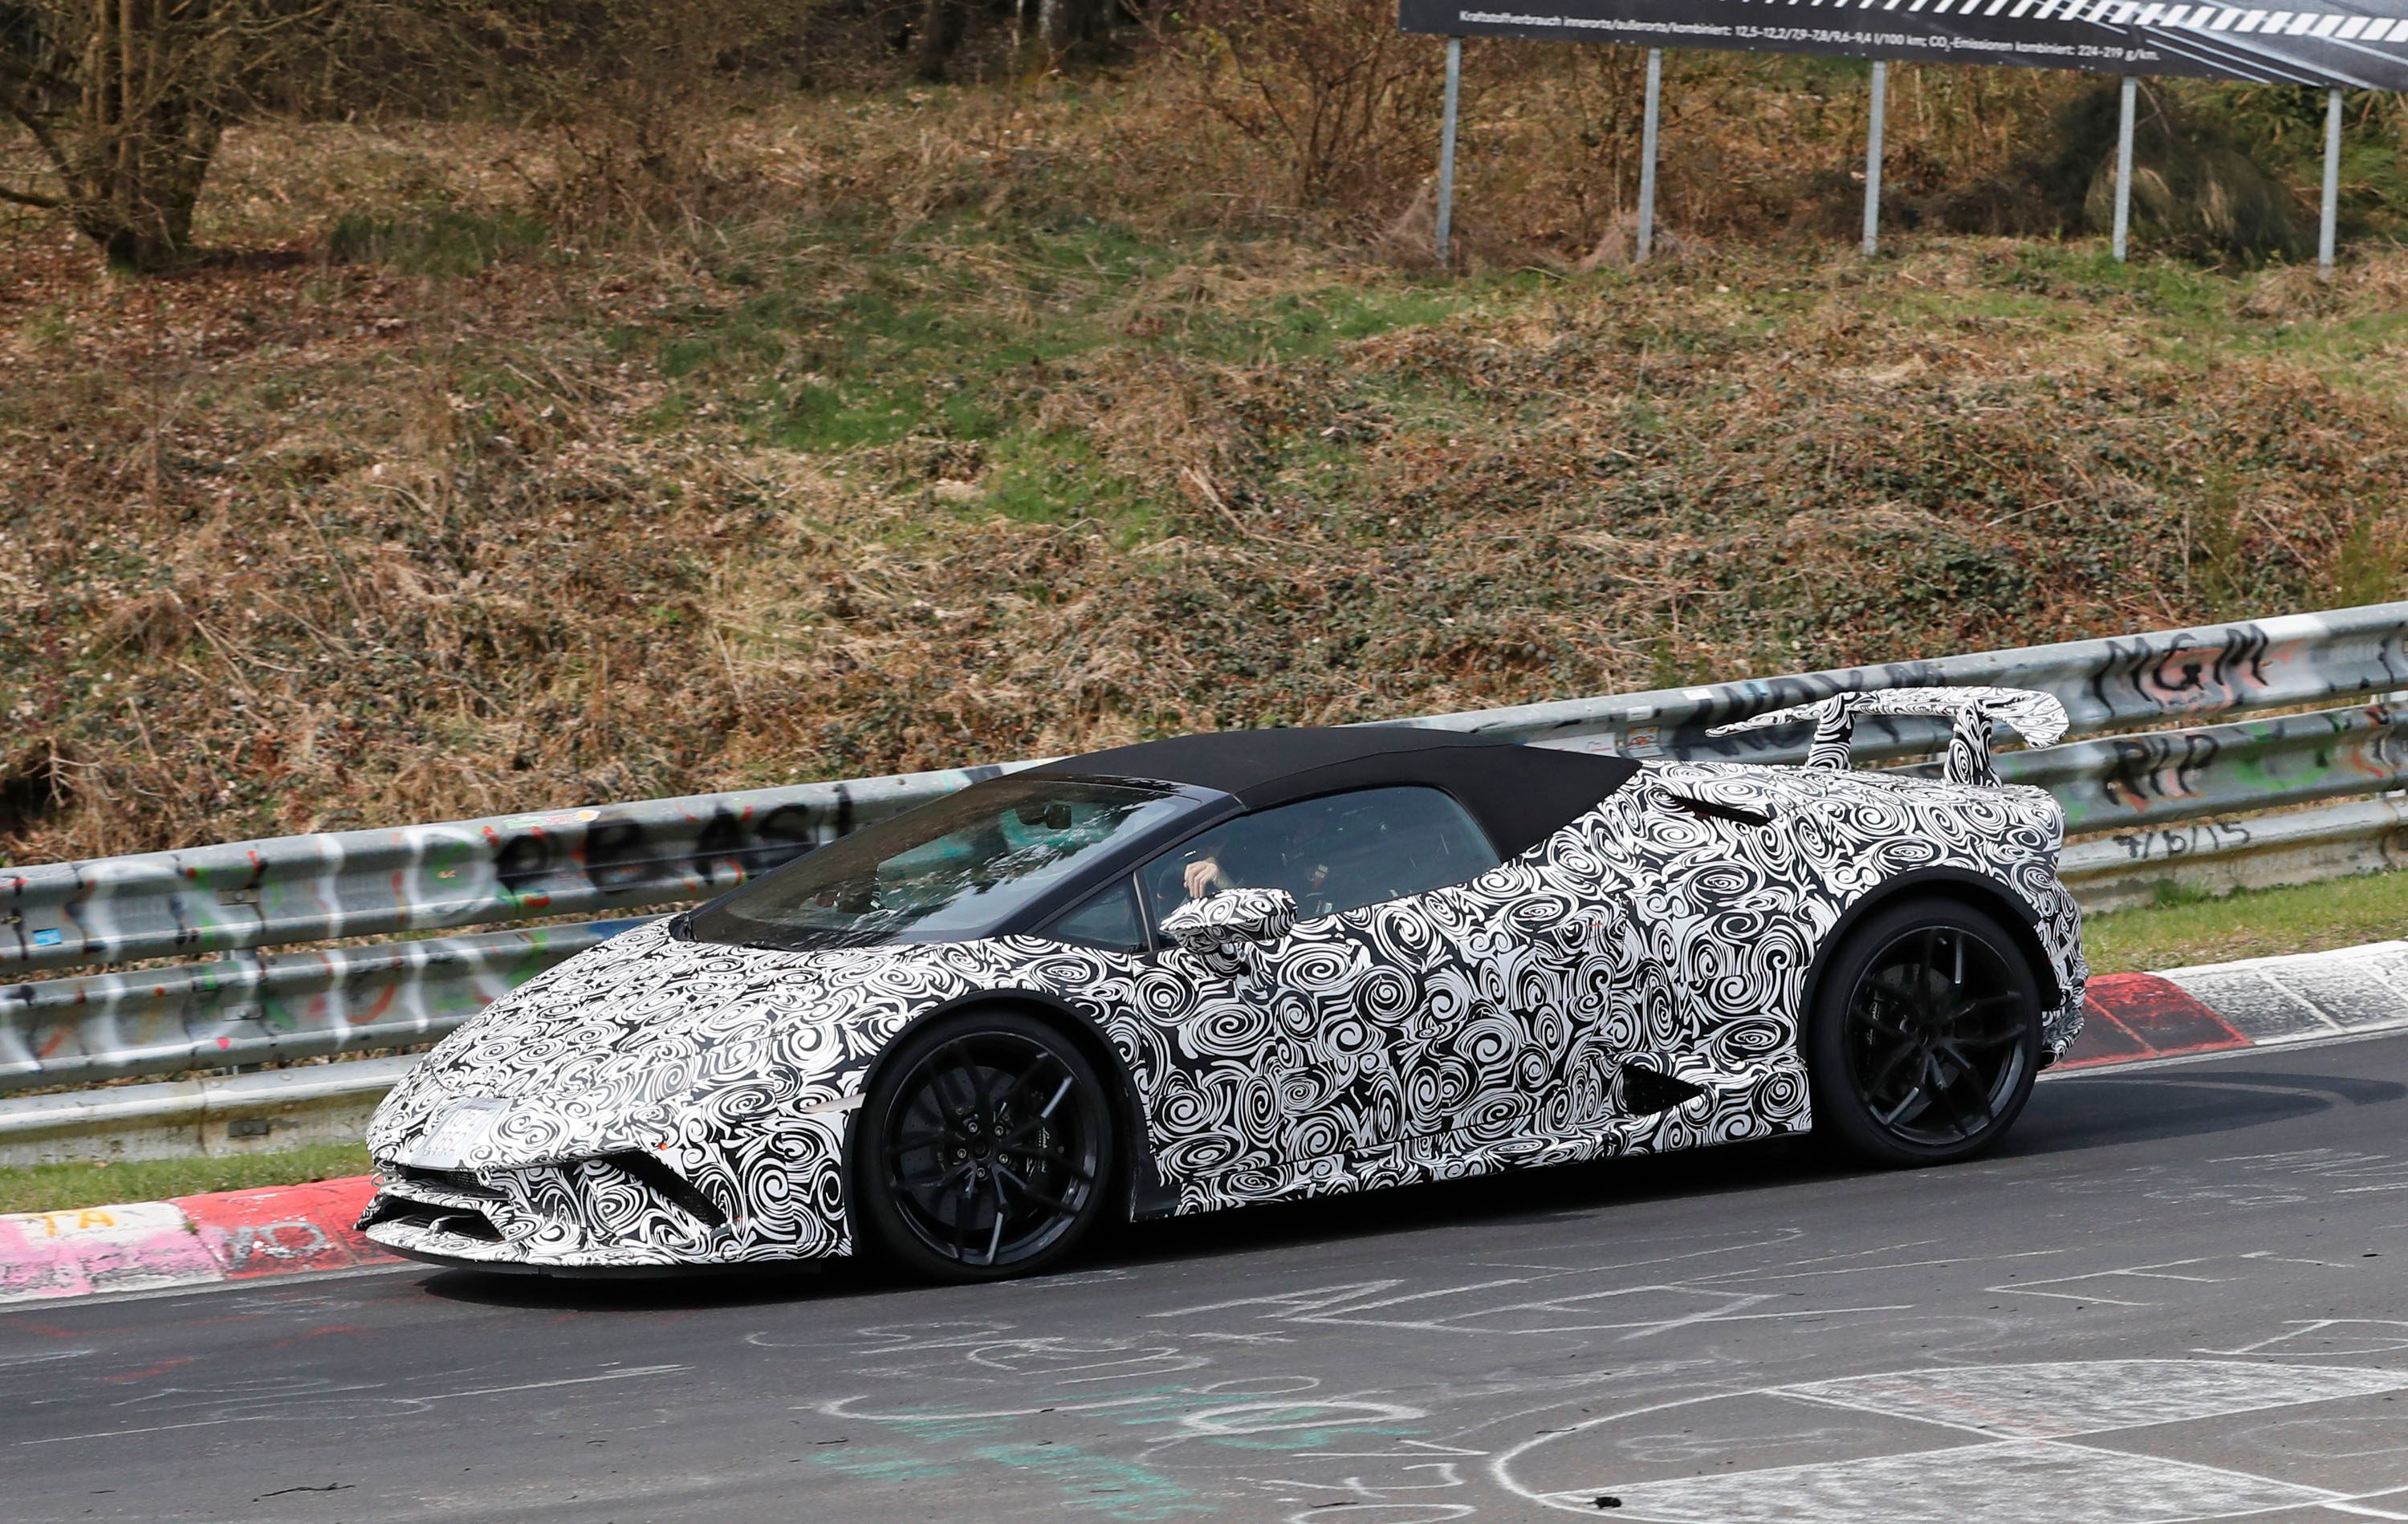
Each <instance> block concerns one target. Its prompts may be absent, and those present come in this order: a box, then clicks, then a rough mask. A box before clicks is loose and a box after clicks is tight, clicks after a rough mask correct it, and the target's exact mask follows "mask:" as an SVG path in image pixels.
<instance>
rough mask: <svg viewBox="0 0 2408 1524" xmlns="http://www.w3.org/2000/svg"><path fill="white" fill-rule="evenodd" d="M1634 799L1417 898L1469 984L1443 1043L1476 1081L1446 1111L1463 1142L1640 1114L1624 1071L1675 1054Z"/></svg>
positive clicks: (1658, 899) (1540, 1135) (1660, 929)
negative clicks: (1449, 1044) (1447, 1041)
mask: <svg viewBox="0 0 2408 1524" xmlns="http://www.w3.org/2000/svg"><path fill="white" fill-rule="evenodd" d="M1645 791H1646V790H1628V791H1627V792H1624V793H1618V794H1616V795H1614V796H1613V797H1611V798H1608V799H1606V800H1604V801H1603V802H1601V803H1600V804H1599V805H1598V806H1597V807H1596V808H1595V809H1593V810H1590V811H1589V812H1587V813H1585V814H1584V815H1582V816H1580V817H1579V818H1577V819H1574V820H1572V821H1571V822H1570V823H1569V824H1568V825H1566V826H1565V827H1563V828H1562V829H1560V830H1558V831H1556V832H1555V833H1553V834H1552V835H1550V836H1548V837H1547V838H1546V839H1545V840H1543V841H1541V842H1540V843H1538V844H1537V845H1536V846H1534V847H1531V848H1529V850H1527V851H1526V852H1523V853H1522V854H1521V855H1519V856H1517V857H1515V858H1513V859H1512V861H1510V862H1504V863H1501V864H1499V865H1498V867H1496V868H1495V869H1493V870H1491V871H1489V872H1488V873H1485V874H1483V875H1481V876H1479V877H1477V878H1475V879H1473V880H1471V881H1470V882H1469V883H1467V884H1463V885H1460V886H1457V887H1455V888H1451V889H1446V890H1440V891H1438V892H1436V893H1433V894H1431V895H1429V896H1428V897H1427V904H1426V914H1427V915H1428V916H1429V918H1430V919H1432V920H1433V921H1434V922H1436V923H1437V925H1438V926H1439V927H1440V929H1441V933H1443V934H1444V935H1445V936H1446V937H1447V938H1448V939H1449V941H1450V942H1451V943H1453V944H1454V946H1455V947H1456V948H1457V949H1458V953H1459V957H1460V959H1461V961H1462V964H1463V966H1464V968H1465V969H1466V970H1467V972H1468V974H1469V977H1470V980H1471V983H1470V987H1469V994H1468V996H1467V997H1466V998H1465V999H1464V1001H1463V1003H1462V1004H1463V1007H1464V1014H1463V1015H1462V1016H1460V1017H1459V1018H1457V1019H1456V1022H1455V1025H1456V1028H1457V1030H1456V1032H1455V1035H1454V1039H1453V1040H1454V1042H1455V1048H1456V1051H1457V1052H1458V1053H1459V1054H1461V1055H1462V1056H1463V1059H1464V1063H1463V1064H1461V1065H1459V1066H1458V1072H1460V1073H1463V1074H1466V1075H1469V1076H1470V1077H1471V1078H1472V1080H1473V1082H1474V1083H1475V1084H1477V1085H1478V1086H1479V1087H1480V1088H1479V1089H1478V1090H1477V1091H1476V1092H1475V1093H1473V1094H1472V1095H1470V1096H1469V1097H1467V1098H1465V1099H1464V1100H1462V1101H1461V1102H1460V1103H1458V1104H1455V1106H1454V1108H1453V1116H1454V1118H1455V1119H1454V1121H1453V1123H1452V1125H1453V1127H1454V1128H1455V1130H1456V1131H1457V1132H1460V1133H1462V1134H1464V1136H1463V1137H1462V1140H1461V1141H1462V1143H1463V1144H1464V1145H1465V1146H1467V1147H1469V1146H1478V1145H1486V1144H1494V1143H1503V1142H1506V1141H1509V1140H1511V1139H1512V1138H1515V1137H1517V1136H1518V1137H1530V1138H1533V1139H1544V1138H1548V1137H1576V1136H1580V1135H1583V1134H1586V1133H1590V1132H1595V1131H1597V1130H1598V1128H1599V1127H1600V1126H1603V1125H1605V1124H1607V1123H1609V1122H1611V1121H1613V1120H1614V1119H1616V1118H1620V1117H1622V1116H1624V1115H1627V1114H1628V1113H1630V1112H1632V1111H1633V1110H1634V1109H1643V1107H1637V1108H1635V1107H1634V1106H1633V1104H1631V1102H1630V1098H1629V1097H1628V1096H1627V1095H1625V1094H1624V1090H1625V1086H1624V1083H1623V1082H1624V1079H1625V1077H1626V1076H1625V1074H1624V1070H1625V1068H1626V1066H1627V1064H1629V1063H1630V1062H1631V1061H1633V1060H1634V1059H1635V1060H1638V1061H1641V1062H1642V1063H1644V1064H1646V1065H1648V1066H1649V1067H1652V1068H1661V1067H1663V1066H1665V1065H1666V1064H1667V1063H1668V1060H1667V1059H1666V1057H1665V1055H1667V1054H1669V1053H1670V1052H1673V1051H1676V1050H1678V1049H1679V1048H1680V1047H1682V1046H1683V1044H1684V1036H1685V1033H1684V1027H1683V1025H1682V1016H1681V1005H1680V1002H1679V1001H1678V999H1677V998H1676V995H1675V991H1674V987H1673V981H1672V980H1671V978H1670V974H1669V948H1670V937H1671V936H1672V933H1673V928H1674V926H1675V925H1676V923H1677V919H1678V907H1676V906H1674V905H1673V904H1670V901H1669V900H1668V899H1667V897H1666V895H1665V893H1664V891H1663V888H1662V880H1661V877H1660V876H1659V875H1657V874H1656V873H1655V872H1653V871H1651V869H1650V867H1649V865H1648V863H1647V862H1646V861H1645V856H1644V853H1643V852H1641V851H1640V850H1638V847H1639V846H1640V838H1641V833H1642V832H1644V831H1646V830H1647V829H1649V822H1648V821H1647V819H1645V816H1646V813H1647V804H1646V802H1645V801H1644V799H1643V797H1642V796H1643V794H1644V793H1645Z"/></svg>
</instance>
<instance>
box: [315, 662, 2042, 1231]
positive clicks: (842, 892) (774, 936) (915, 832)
mask: <svg viewBox="0 0 2408 1524" xmlns="http://www.w3.org/2000/svg"><path fill="white" fill-rule="evenodd" d="M1868 710H1873V711H1882V712H1888V713H1907V712H1919V713H1927V714H1940V715H1944V716H1950V717H1953V719H1954V720H1955V726H1954V739H1953V741H1952V744H1951V747H1950V754H1949V758H1948V762H1947V764H1946V770H1945V776H1942V777H1938V778H1927V777H1918V776H1906V775H1902V774H1897V773H1854V772H1850V771H1848V770H1847V761H1848V741H1849V730H1850V726H1851V724H1852V722H1853V719H1854V717H1855V716H1856V714H1858V713H1861V712H1865V711H1868ZM1994 720H2003V721H2006V722H2008V723H2010V724H2012V725H2014V726H2015V727H2016V728H2017V729H2019V730H2021V731H2022V732H2023V734H2025V736H2026V738H2027V739H2028V740H2030V741H2032V742H2033V743H2035V744H2042V745H2045V744H2047V743H2049V742H2051V741H2054V740H2055V739H2056V738H2057V735H2058V734H2061V733H2062V731H2063V729H2064V724H2065V718H2064V711H2063V710H2062V708H2061V707H2059V706H2058V705H2057V703H2056V701H2055V700H2053V699H2050V698H2047V697H2045V696H2043V695H2040V694H2030V693H2019V692H2014V691H2006V690H1996V689H1923V690H1893V691H1884V692H1879V693H1871V694H1848V695H1841V696H1838V697H1833V698H1829V699H1825V700H1822V701H1819V702H1818V703H1815V704H1813V705H1804V706H1802V707H1798V708H1792V709H1787V710H1782V711H1779V712H1777V713H1775V714H1772V715H1766V716H1759V717H1757V718H1756V719H1752V720H1749V721H1745V722H1744V723H1746V724H1767V723H1771V724H1778V723H1803V722H1810V721H1811V722H1813V724H1814V725H1815V727H1816V728H1815V736H1814V742H1813V749H1812V752H1811V754H1810V757H1809V760H1808V762H1807V764H1806V765H1804V766H1802V767H1773V766H1756V765H1742V764H1739V763H1730V762H1643V763H1642V762H1636V761H1632V760H1630V759H1628V758H1625V757H1620V756H1613V755H1595V754H1589V753H1584V752H1581V751H1574V750H1563V749H1547V748H1541V747H1533V746H1521V745H1513V744H1509V743H1505V742H1499V741H1495V740H1489V739H1484V738H1482V737H1479V736H1474V735H1467V734H1454V733H1450V732H1445V731H1439V730H1427V729H1418V728H1411V727H1404V726H1366V727H1359V728H1349V729H1338V730H1285V731H1260V732H1249V733H1236V734H1219V735H1198V736H1190V737H1185V738H1183V739H1177V740H1167V741H1157V742H1151V743H1147V744H1144V745H1140V746H1132V747H1125V748H1120V749H1117V750H1111V751H1102V752H1097V753H1095V754H1093V755H1090V756H1084V757H1076V758H1071V759H1069V760H1068V761H1063V762H1052V763H1048V764H1045V765H1043V766H1039V767H1034V768H1029V769H1026V770H1024V771H1020V772H1015V773H1011V774H1009V775H1006V776H1000V777H996V778H993V779H990V780H988V781H986V782H982V783H978V784H975V785H973V786H971V787H969V788H967V789H964V790H961V791H959V792H957V793H953V794H951V795H949V796H947V797H945V798H942V799H939V800H938V801H936V802H934V803H931V804H927V805H922V806H920V807H919V808H917V809H914V810H912V811H910V812H909V813H907V814H904V815H900V816H897V817H896V818H894V819H888V820H886V821H884V822H882V823H880V824H877V825H873V826H870V827H868V828H867V829H865V830H862V831H860V832H857V833H854V834H853V835H850V836H847V837H845V838H843V839H841V840H839V841H838V842H836V843H834V844H832V845H829V846H826V847H821V848H819V849H818V850H816V851H814V852H811V853H810V854H809V855H807V856H805V857H803V858H801V859H799V860H798V861H796V862H793V863H791V864H789V865H787V866H785V867H783V868H781V869H780V870H778V871H776V872H774V873H771V874H768V875H767V876H763V877H761V878H759V879H758V880H756V881H754V882H752V883H749V884H746V885H744V886H743V887H742V888H740V889H738V890H734V891H733V892H731V893H729V894H726V895H724V896H723V897H721V898H720V899H717V900H715V901H712V902H711V903H710V904H706V905H703V906H701V907H699V908H697V909H694V910H690V911H687V912H686V913H684V914H682V915H679V916H675V917H672V918H669V919H666V920H660V921H655V922H652V923H651V924H648V925H646V926H643V927H641V928H639V929H638V930H635V931H631V932H628V933H624V934H623V935H620V936H617V937H614V938H612V939H611V940H609V941H608V942H606V943H604V944H603V945H601V946H599V947H595V948H593V949H591V950H589V951H587V952H585V953H583V954H581V955H580V956H578V957H576V958H573V959H570V960H568V961H566V962H565V963H563V964H561V965H560V966H559V967H557V968H554V969H552V970H551V971H550V972H548V973H546V974H543V975H541V976H538V977H537V978H535V979H533V980H531V981H529V982H528V983H527V984H525V985H524V986H523V987H522V988H520V989H519V990H516V991H514V992H512V993H511V994H509V996H507V997H505V998H504V999H502V1000H500V1001H497V1002H495V1004H493V1005H492V1006H491V1007H489V1008H488V1009H486V1010H485V1011H484V1012H483V1013H481V1014H480V1015H479V1016H478V1017H476V1018H474V1019H473V1020H471V1021H470V1022H469V1023H467V1024H466V1026H465V1027H463V1028H462V1029H461V1030H460V1031H458V1032H456V1033H453V1034H452V1036H451V1037H449V1038H447V1039H446V1040H445V1041H444V1042H443V1043H442V1044H441V1045H440V1046H438V1047H437V1048H436V1049H435V1050H434V1051H433V1052H432V1053H431V1054H429V1055H428V1056H427V1058H426V1059H425V1061H423V1062H422V1063H421V1064H420V1065H419V1066H418V1067H417V1068H416V1069H415V1070H414V1071H413V1072H412V1073H411V1074H410V1075H409V1077H408V1079H406V1080H405V1081H404V1082H403V1083H402V1085H401V1086H400V1087H399V1088H397V1089H396V1090H394V1092H393V1093H392V1095H391V1096H390V1097H389V1098H388V1099H387V1100H386V1101H385V1103H384V1104H383V1105H382V1106H381V1107H380V1108H379V1110H378V1112H377V1115H376V1118H375V1120H374V1121H373V1123H372V1124H371V1125H370V1128H369V1131H368V1143H369V1147H370V1148H371V1150H372V1151H373V1153H374V1155H375V1158H376V1161H377V1169H378V1173H379V1178H380V1191H379V1193H378V1195H377V1196H376V1198H375V1200H374V1202H373V1204H371V1205H370V1207H369V1208H368V1211H367V1213H366V1217H365V1218H363V1226H364V1227H365V1228H366V1231H367V1233H368V1236H369V1237H371V1238H373V1239H375V1240H377V1241H378V1242H380V1243H382V1244H385V1245H387V1246H391V1247H392V1248H394V1249H396V1250H399V1251H400V1252H402V1253H404V1254H408V1255H412V1256H416V1257H418V1258H421V1259H424V1260H430V1261H437V1262H439V1263H447V1264H461V1265H480V1266H490V1267H495V1268H518V1269H541V1270H555V1271H598V1270H605V1269H612V1268H619V1269H634V1268H642V1267H670V1266H690V1265H712V1264H730V1263H737V1262H742V1261H767V1260H809V1259H818V1258H824V1257H828V1256H837V1255H848V1254H854V1253H874V1254H877V1255H880V1256H882V1257H884V1258H885V1259H886V1260H888V1261H892V1262H895V1263H897V1264H899V1265H901V1266H903V1267H905V1268H907V1269H909V1270H911V1271H914V1272H918V1273H921V1274H924V1275H935V1276H950V1277H956V1278H976V1277H985V1276H996V1275H1011V1274H1017V1273H1025V1272H1027V1271H1030V1270H1033V1269H1036V1268H1038V1267H1039V1266H1042V1265H1045V1264H1048V1263H1051V1262H1053V1261H1055V1260H1057V1259H1058V1258H1059V1257H1061V1256H1062V1255H1064V1254H1066V1253H1068V1251H1069V1250H1070V1249H1071V1247H1072V1246H1074V1245H1075V1244H1077V1243H1078V1241H1079V1239H1080V1237H1081V1235H1082V1233H1084V1232H1086V1231H1087V1230H1088V1229H1089V1228H1090V1227H1092V1226H1093V1225H1094V1224H1095V1223H1096V1222H1097V1220H1098V1219H1099V1218H1104V1217H1106V1216H1111V1217H1114V1218H1152V1217H1160V1216H1168V1215H1173V1214H1181V1213H1191V1212H1204V1211H1211V1210H1215V1209H1218V1208H1222V1207H1229V1206H1238V1205H1242V1204H1247V1203H1252V1202H1265V1201H1276V1200H1285V1199H1294V1198H1297V1197H1305V1196H1312V1195H1316V1194H1321V1193H1325V1192H1332V1191H1351V1190H1363V1189H1371V1188H1374V1187H1379V1186H1386V1185H1396V1184H1401V1183H1405V1182H1411V1181H1417V1180H1429V1179H1439V1178H1453V1177H1459V1176H1467V1175H1480V1174H1483V1173H1485V1172H1488V1171H1493V1170H1500V1169H1505V1168H1508V1167H1512V1166H1517V1165H1528V1164H1548V1163H1555V1162H1559V1161H1573V1160H1585V1159H1594V1158H1598V1157H1600V1156H1607V1155H1616V1154H1625V1153H1641V1152H1652V1151H1657V1150H1663V1149H1670V1148H1683V1147H1695V1146H1698V1145H1702V1144H1713V1143H1726V1142H1730V1141H1733V1140H1737V1139H1742V1138H1756V1137H1763V1136H1766V1135H1769V1134H1773V1133H1781V1132H1804V1131H1806V1130H1808V1129H1809V1128H1810V1127H1811V1128H1813V1129H1815V1130H1817V1131H1821V1132H1828V1133H1829V1134H1831V1135H1833V1136H1835V1137H1836V1138H1838V1139H1839V1140H1840V1141H1842V1143H1844V1144H1846V1145H1847V1146H1849V1147H1853V1148H1854V1149H1855V1150H1856V1151H1857V1152H1858V1153H1860V1154H1863V1155H1865V1156H1868V1157H1870V1158H1871V1159H1873V1160H1876V1161H1885V1162H1890V1163H1900V1164H1905V1163H1922V1162H1936V1161H1946V1160H1953V1159H1959V1158H1963V1157H1965V1156H1967V1155H1970V1154H1972V1153H1974V1152H1977V1151H1979V1150H1980V1149H1983V1148H1985V1147H1988V1146H1990V1145H1991V1144H1993V1143H1995V1142H1996V1141H1997V1140H1998V1138H1999V1137H2000V1134H2001V1133H2002V1132H2005V1131H2006V1129H2007V1128H2008V1127H2009V1126H2010V1125H2011V1124H2012V1123H2013V1122H2014V1118H2015V1116H2016V1114H2017V1113H2018V1112H2019V1111H2020V1110H2021V1109H2022V1107H2023V1104H2024V1102H2025V1099H2026V1097H2027V1096H2028V1094H2029V1093H2030V1089H2031V1084H2032V1079H2033V1076H2034V1075H2035V1074H2036V1073H2037V1072H2038V1071H2039V1070H2040V1069H2041V1068H2042V1067H2043V1066H2044V1065H2046V1064H2048V1063H2049V1062H2050V1061H2053V1060H2054V1059H2055V1058H2056V1057H2057V1056H2058V1055H2059V1054H2061V1053H2062V1052H2063V1051H2064V1050H2065V1047H2066V1046H2067V1044H2069V1043H2070V1042H2071V1041H2072V1039H2073V1036H2074V1033H2075V1032H2076V1030H2077V1028H2078V1027H2079V1024H2080V1020H2081V1014H2080V1013H2081V1011H2082V994H2083V984H2084V979H2085V965H2084V962H2083V956H2082V946H2081V921H2080V916H2079V913H2078V911H2077V910H2076V909H2075V906H2074V904H2073V901H2072V899H2071V896H2070V895H2069V894H2068V893H2067V892H2066V890H2065V888H2064V886H2063V885H2062V884H2061V883H2060V882H2058V880H2057V867H2056V864H2057V850H2058V847H2059V845H2060V842H2061V839H2062V835H2063V830H2064V818H2063V816H2062V814H2061V813H2060V812H2059V810H2058V808H2057V805H2056V804H2055V803H2054V802H2053V801H2052V800H2051V799H2050V797H2049V796H2048V795H2047V794H2046V793H2044V792H2042V791H2041V790H2036V789H2028V788H2014V787H2003V786H2001V785H2000V783H1999V782H1998V781H1997V780H1996V778H1995V776H1993V774H1992V772H1991V769H1990V765H1989V752H1988V745H1989V737H1990V730H1991V724H1992V721H1994Z"/></svg>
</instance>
